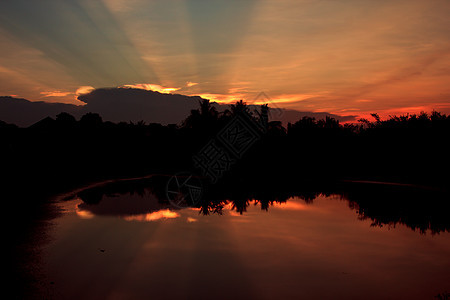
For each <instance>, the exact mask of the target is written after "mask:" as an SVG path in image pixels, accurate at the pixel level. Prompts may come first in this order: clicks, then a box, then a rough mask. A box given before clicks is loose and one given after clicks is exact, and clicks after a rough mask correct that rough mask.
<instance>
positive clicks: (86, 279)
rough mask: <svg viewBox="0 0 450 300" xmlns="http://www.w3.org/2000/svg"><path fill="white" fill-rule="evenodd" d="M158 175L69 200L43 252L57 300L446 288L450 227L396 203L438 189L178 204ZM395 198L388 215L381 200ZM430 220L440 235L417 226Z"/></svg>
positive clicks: (332, 191) (415, 294) (392, 293)
mask: <svg viewBox="0 0 450 300" xmlns="http://www.w3.org/2000/svg"><path fill="white" fill-rule="evenodd" d="M160 179H161V178H160ZM158 180H159V179H156V180H142V181H139V182H134V183H133V184H131V183H130V182H126V183H119V184H111V185H105V186H102V187H96V188H95V189H93V190H90V191H85V192H82V193H79V194H78V196H77V197H75V198H74V199H72V200H69V201H65V202H63V205H64V208H65V209H66V214H64V216H63V217H61V218H60V219H58V220H57V222H56V223H57V226H56V230H55V233H54V236H55V238H54V241H53V242H52V243H51V244H50V245H49V247H48V249H47V252H46V261H47V265H48V272H47V276H48V278H49V280H51V281H52V282H53V283H54V284H53V285H52V286H51V287H50V290H51V291H52V293H54V295H55V298H57V299H59V298H70V297H72V299H147V298H152V297H153V298H157V299H161V298H165V299H179V298H182V299H191V298H195V299H211V298H213V299H232V298H233V299H340V298H342V299H433V297H434V296H436V295H438V294H442V293H445V292H446V291H448V290H450V286H449V285H448V278H449V277H450V255H449V254H450V235H448V234H446V233H443V231H448V226H447V225H445V224H444V225H445V226H442V227H439V226H437V224H440V223H438V222H437V221H436V220H439V218H438V217H437V216H439V215H440V213H436V212H432V210H431V209H429V208H423V211H424V212H426V213H425V214H424V215H423V216H422V218H419V219H414V218H413V217H412V216H414V213H415V214H417V210H416V209H414V210H410V209H406V208H405V207H404V206H405V205H406V204H407V203H408V202H407V200H408V199H407V197H405V198H401V199H398V197H399V196H401V195H403V196H405V195H407V196H408V197H413V198H409V200H411V199H412V200H411V201H412V203H413V204H414V203H415V201H416V200H414V199H419V198H420V199H422V200H423V201H422V202H421V203H422V207H423V206H426V205H430V203H433V202H435V201H437V200H436V199H434V198H433V197H431V194H432V193H433V192H430V191H426V192H424V193H425V194H424V195H422V196H426V197H427V198H421V197H422V196H420V197H419V194H418V193H419V192H418V191H417V190H416V191H415V192H414V193H413V192H411V193H412V194H415V195H412V194H411V195H410V194H409V193H408V192H407V191H406V187H393V186H390V187H389V188H386V187H385V186H384V185H383V186H380V185H374V184H368V183H358V184H356V183H351V184H350V183H349V184H348V185H346V184H343V185H339V186H329V187H328V188H327V189H326V191H323V192H320V191H319V190H316V191H314V190H315V189H313V188H312V187H310V189H309V191H308V192H300V191H296V190H295V189H293V188H292V189H287V190H289V191H290V192H284V193H280V194H278V193H277V192H276V189H275V188H273V189H272V191H271V193H270V194H267V195H270V197H269V196H267V197H266V198H264V199H263V200H261V199H258V198H256V197H257V195H258V193H256V192H255V193H252V192H248V194H243V193H239V192H238V191H237V190H236V189H233V190H228V191H225V190H220V191H217V190H216V191H214V190H208V191H207V193H205V197H206V196H207V197H208V198H205V199H209V201H204V202H203V203H201V204H199V205H198V207H190V208H183V209H177V208H176V207H172V206H170V204H169V203H168V202H167V201H166V200H165V199H164V197H158V195H163V194H164V193H162V192H161V191H160V188H161V187H162V186H163V185H161V184H159V183H158ZM163 181H164V180H162V179H161V182H163ZM134 184H136V185H134ZM349 187H353V190H351V192H349V191H350V189H349ZM409 188H412V187H408V189H409ZM355 189H357V190H359V192H358V193H357V192H355ZM372 189H373V190H372ZM392 189H394V190H396V191H397V192H395V193H394V191H393V190H392ZM364 190H365V191H366V195H365V196H367V197H366V198H364V193H363V191H364ZM375 190H377V191H379V192H375ZM413 190H414V189H413ZM255 191H256V190H255ZM388 192H389V193H388ZM369 193H370V194H371V195H370V196H369V195H367V194H369ZM386 193H387V194H389V196H387V195H386ZM213 195H216V197H213ZM218 195H222V196H223V197H222V196H221V197H219V196H218ZM226 195H232V197H231V196H230V198H229V199H228V200H227V198H226ZM361 197H362V198H361ZM255 199H257V200H255ZM393 199H397V201H399V204H398V205H393V204H391V206H392V205H393V206H392V207H391V208H390V211H387V212H383V209H382V208H381V207H378V206H377V205H381V204H383V203H384V205H387V204H388V203H389V201H392V200H393ZM417 203H419V202H417ZM349 206H350V207H351V208H352V209H349ZM385 209H387V208H385ZM355 212H357V213H356V214H355ZM394 212H399V214H395V213H394ZM358 216H359V218H358ZM407 216H408V218H407ZM372 218H374V219H372ZM374 220H377V222H378V223H376V224H374V225H376V226H375V227H374V226H372V227H371V226H370V225H371V224H372V223H374V222H375V221H374ZM411 220H417V222H412V221H411ZM424 220H432V222H431V221H430V224H429V225H427V226H426V228H427V230H430V231H432V232H441V234H439V235H437V234H435V235H432V234H418V233H417V232H414V231H412V230H411V229H421V228H425V227H421V226H422V224H425V223H424V222H425V221H424ZM441 220H442V219H441ZM399 223H401V224H404V225H405V226H403V225H402V226H397V227H396V228H395V229H394V230H392V229H391V228H390V227H392V226H395V224H399ZM384 224H390V225H388V226H384ZM418 224H419V225H418ZM381 225H383V226H381ZM380 226H381V227H380Z"/></svg>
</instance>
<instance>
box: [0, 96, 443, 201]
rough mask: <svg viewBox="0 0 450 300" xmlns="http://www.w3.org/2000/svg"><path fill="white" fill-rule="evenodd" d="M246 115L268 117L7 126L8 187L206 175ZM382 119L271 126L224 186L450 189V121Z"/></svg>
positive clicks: (86, 119)
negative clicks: (365, 183) (363, 183)
mask: <svg viewBox="0 0 450 300" xmlns="http://www.w3.org/2000/svg"><path fill="white" fill-rule="evenodd" d="M242 112H246V113H247V114H249V115H251V116H252V118H253V119H254V121H255V122H259V123H261V124H263V123H264V122H262V121H264V120H263V119H264V117H263V116H262V115H261V111H250V109H249V107H248V106H247V105H246V104H245V103H244V102H242V101H240V102H237V103H236V104H235V105H232V106H231V109H230V110H226V111H224V112H218V111H217V110H216V109H215V108H214V106H212V105H211V104H210V103H209V101H207V100H205V101H202V102H200V107H199V109H197V110H192V111H191V114H190V115H189V116H187V117H186V119H185V121H184V122H183V123H182V124H179V125H175V124H173V125H168V126H163V125H160V124H154V123H153V124H145V123H144V122H138V123H132V122H128V123H127V122H121V123H111V122H104V121H103V120H102V118H101V116H99V115H98V114H95V113H88V114H85V115H84V116H82V117H81V118H80V119H79V120H76V119H75V118H74V117H73V116H71V115H70V114H67V113H61V114H59V115H58V116H57V117H56V119H52V118H45V119H43V120H41V121H40V122H38V123H36V124H34V125H32V126H30V127H28V128H18V127H17V126H14V125H9V124H5V123H4V122H1V123H0V136H1V139H0V155H1V157H2V161H3V166H2V169H1V174H2V177H3V178H2V182H3V183H4V184H5V187H8V188H9V189H10V190H11V189H13V190H15V191H19V192H24V193H41V194H42V193H44V194H45V193H48V194H51V193H56V192H59V191H63V190H66V189H68V188H71V187H73V186H77V185H80V184H83V183H86V182H91V181H95V180H100V179H107V178H116V177H131V176H141V175H147V174H151V173H163V174H173V173H175V172H179V171H186V170H190V171H192V172H197V173H201V170H198V169H196V168H195V167H194V164H193V156H194V155H195V154H197V153H198V152H199V151H200V150H201V149H202V148H203V147H204V146H205V144H206V143H207V142H208V141H210V140H211V139H212V138H214V136H215V135H216V134H217V132H218V131H219V130H221V129H222V128H224V126H226V125H227V124H228V123H229V122H230V121H231V120H232V118H233V116H235V115H237V114H239V113H242ZM269 112H270V110H269ZM373 117H374V120H373V121H368V120H364V119H362V120H360V122H359V123H357V124H340V123H339V122H338V121H337V120H335V119H333V118H329V117H327V118H326V119H322V120H316V119H314V118H309V117H304V118H302V119H301V120H298V121H297V122H295V123H293V124H288V125H287V127H284V126H282V124H281V123H280V122H270V120H269V122H265V123H264V126H265V133H264V134H263V135H262V137H261V138H260V139H258V141H257V142H256V143H255V144H254V145H253V146H252V147H251V148H250V149H249V150H248V151H247V152H246V153H245V154H244V155H243V157H242V158H241V159H239V160H237V161H236V162H235V163H234V164H233V165H231V166H230V168H229V169H227V170H226V171H225V172H223V176H222V177H221V178H220V181H221V183H220V182H219V183H220V184H224V185H227V184H230V185H232V186H237V185H244V186H254V187H255V188H261V189H263V188H264V187H265V186H268V185H269V186H270V185H272V184H275V183H279V182H286V181H289V182H291V181H294V182H298V183H299V184H301V185H302V186H308V185H311V184H317V183H323V182H333V181H336V180H341V179H370V180H384V181H395V182H407V183H420V184H425V185H433V186H438V187H441V188H446V187H447V185H448V180H449V178H450V175H449V166H450V163H449V161H450V160H449V157H448V155H447V153H448V150H447V148H446V147H445V145H446V142H447V140H448V139H449V133H450V117H449V116H447V115H445V114H441V113H438V112H433V113H431V114H426V113H421V114H419V115H404V116H394V117H391V118H389V119H388V120H381V119H380V118H379V117H378V115H376V114H374V115H373ZM266 121H267V120H266ZM24 186H26V187H27V188H22V187H24Z"/></svg>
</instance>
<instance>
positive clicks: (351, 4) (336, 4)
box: [0, 0, 450, 115]
mask: <svg viewBox="0 0 450 300" xmlns="http://www.w3.org/2000/svg"><path fill="white" fill-rule="evenodd" d="M449 15H450V2H449V1H448V0H427V1H423V0H409V1H403V0H398V1H380V0H378V1H374V0H358V1H356V0H342V1H322V0H300V1H298V0H277V1H275V0H272V1H266V0H262V1H256V0H240V1H237V0H236V1H233V0H232V1H219V0H211V1H201V0H171V1H163V0H159V1H157V0H155V1H146V0H127V1H125V0H64V1H43V2H41V1H39V2H38V1H36V2H34V1H33V2H30V1H26V0H15V1H9V0H5V1H2V2H1V3H0V43H1V44H2V45H3V47H1V49H0V95H14V96H17V97H23V98H26V99H29V100H41V101H42V100H43V101H51V102H66V103H78V102H77V100H76V96H77V95H78V94H82V93H85V92H88V91H90V90H91V89H92V88H101V87H118V86H136V87H140V88H146V89H153V90H159V91H162V92H172V93H180V94H185V95H201V96H203V97H206V98H210V99H212V100H217V101H223V102H229V101H233V100H235V99H244V100H247V101H248V102H252V101H254V100H255V98H256V97H257V95H258V94H259V93H260V92H265V93H266V94H267V95H269V96H270V98H271V99H270V101H272V102H275V103H277V106H279V107H287V108H293V109H298V110H302V111H327V112H331V113H336V114H340V115H366V114H367V113H369V112H379V113H380V114H381V115H387V114H395V113H405V112H420V111H421V110H425V111H431V110H432V109H436V110H439V111H443V112H446V113H450V18H449V17H448V16H449ZM5 45H6V46H5Z"/></svg>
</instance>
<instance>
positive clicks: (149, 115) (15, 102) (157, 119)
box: [0, 87, 355, 127]
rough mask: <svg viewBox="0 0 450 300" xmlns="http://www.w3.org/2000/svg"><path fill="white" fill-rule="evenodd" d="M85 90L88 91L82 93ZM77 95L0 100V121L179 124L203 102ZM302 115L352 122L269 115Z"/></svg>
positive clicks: (120, 92) (144, 95)
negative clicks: (93, 118) (87, 117)
mask: <svg viewBox="0 0 450 300" xmlns="http://www.w3.org/2000/svg"><path fill="white" fill-rule="evenodd" d="M87 91H90V92H88V93H85V92H87ZM78 94H79V96H78V100H79V101H81V102H82V103H83V104H84V105H80V106H77V105H72V104H62V103H48V102H31V101H28V100H25V99H16V98H12V97H0V120H3V121H6V122H7V123H13V124H16V125H19V126H22V127H26V126H30V125H31V124H33V123H36V122H37V121H39V120H41V119H43V118H45V117H47V116H50V117H55V116H56V115H57V114H58V113H60V112H68V113H70V114H72V115H74V116H75V117H76V118H80V117H81V116H82V115H83V114H85V113H87V112H94V113H98V114H100V115H101V116H102V117H103V120H105V121H112V122H122V121H125V122H129V121H133V122H137V121H141V120H143V121H145V122H147V123H161V124H180V123H181V122H182V121H183V120H184V119H185V118H186V117H187V116H188V115H189V114H190V112H191V110H193V109H198V107H199V101H201V100H202V99H203V98H201V97H199V96H185V95H179V94H164V93H160V92H155V91H150V90H145V89H135V88H102V89H94V90H92V87H82V88H80V89H78ZM234 100H237V99H234ZM213 105H214V106H215V107H216V108H217V109H218V110H219V111H222V110H225V109H227V108H229V105H228V104H225V103H222V104H219V103H213ZM269 106H270V104H269ZM272 107H273V105H272ZM304 116H311V117H315V118H317V119H319V118H325V117H326V116H330V117H333V118H336V119H338V120H341V121H349V120H354V119H355V116H341V115H339V114H330V113H327V112H311V111H298V110H294V109H281V110H279V109H277V111H276V113H273V114H271V117H272V118H273V120H279V121H282V122H283V124H287V123H288V122H291V123H292V122H295V121H297V120H298V119H300V118H302V117H304Z"/></svg>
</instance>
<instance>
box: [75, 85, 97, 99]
mask: <svg viewBox="0 0 450 300" xmlns="http://www.w3.org/2000/svg"><path fill="white" fill-rule="evenodd" d="M93 90H95V88H94V87H92V86H80V87H79V88H78V89H77V90H76V92H75V95H76V96H77V97H78V96H81V95H85V94H89V93H90V92H92V91H93Z"/></svg>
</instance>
